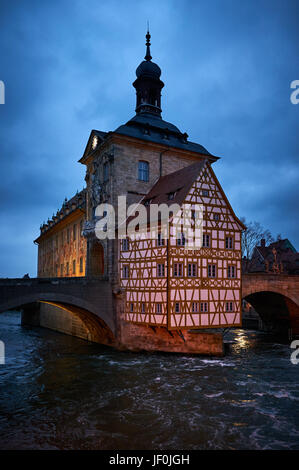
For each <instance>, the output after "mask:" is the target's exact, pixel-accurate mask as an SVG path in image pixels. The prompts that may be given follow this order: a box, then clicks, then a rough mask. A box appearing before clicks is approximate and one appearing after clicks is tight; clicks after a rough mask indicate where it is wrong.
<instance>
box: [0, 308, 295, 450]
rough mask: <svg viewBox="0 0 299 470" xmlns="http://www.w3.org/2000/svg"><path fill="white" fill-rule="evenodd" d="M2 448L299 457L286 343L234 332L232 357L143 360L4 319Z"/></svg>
mask: <svg viewBox="0 0 299 470" xmlns="http://www.w3.org/2000/svg"><path fill="white" fill-rule="evenodd" d="M0 340H2V341H4V343H5V347H6V361H5V365H0V448H1V449H109V450H111V449H117V450H124V449H130V450H132V449H142V450H144V449H156V450H159V449H165V450H170V449H186V450H187V449H188V450H189V449H299V410H298V400H299V387H298V373H299V364H298V365H293V364H292V363H291V361H290V354H291V349H290V347H289V344H288V343H281V342H279V341H277V339H275V338H273V337H271V336H269V334H264V333H261V332H257V331H253V330H242V329H238V330H234V331H231V332H229V334H228V335H227V336H226V340H227V341H229V342H231V344H230V346H229V351H228V352H227V355H226V356H225V357H224V358H220V359H219V358H205V357H196V356H192V357H191V356H182V355H170V354H160V353H156V354H147V353H144V354H137V353H127V352H118V351H115V350H113V349H110V348H107V347H104V346H101V345H97V344H92V343H87V342H85V341H83V340H80V339H78V338H73V337H70V336H66V335H63V334H60V333H56V332H53V331H50V330H46V329H42V328H28V327H22V326H21V325H20V314H19V313H18V312H8V313H3V314H1V315H0Z"/></svg>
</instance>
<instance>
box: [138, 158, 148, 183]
mask: <svg viewBox="0 0 299 470" xmlns="http://www.w3.org/2000/svg"><path fill="white" fill-rule="evenodd" d="M138 179H139V180H140V181H149V163H148V162H145V161H139V162H138Z"/></svg>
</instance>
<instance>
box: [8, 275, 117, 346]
mask: <svg viewBox="0 0 299 470" xmlns="http://www.w3.org/2000/svg"><path fill="white" fill-rule="evenodd" d="M43 304H47V305H43ZM50 306H52V307H50ZM42 307H44V310H45V308H48V309H50V308H52V310H54V309H53V307H56V310H57V308H59V309H60V313H63V312H62V311H63V310H64V311H67V312H68V316H69V317H70V315H71V317H76V318H78V321H80V322H81V323H82V324H84V326H85V327H86V328H87V331H88V334H87V338H88V339H90V340H92V341H96V342H101V343H105V344H110V343H113V342H114V340H115V334H116V319H115V318H114V314H113V311H114V309H113V296H112V289H111V284H110V283H109V282H108V280H107V279H106V278H104V277H102V278H86V277H74V278H50V279H48V278H32V279H31V278H29V279H24V278H22V279H0V312H3V311H6V310H11V309H14V310H18V309H21V310H22V323H23V324H30V325H40V313H41V312H40V308H42ZM59 331H64V330H63V328H61V329H60V330H59ZM66 332H67V331H66ZM69 333H70V334H72V332H69Z"/></svg>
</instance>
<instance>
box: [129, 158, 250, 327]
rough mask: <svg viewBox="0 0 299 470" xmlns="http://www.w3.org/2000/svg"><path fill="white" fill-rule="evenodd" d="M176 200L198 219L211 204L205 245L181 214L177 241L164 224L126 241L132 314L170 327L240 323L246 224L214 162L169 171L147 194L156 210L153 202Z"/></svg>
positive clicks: (205, 225)
mask: <svg viewBox="0 0 299 470" xmlns="http://www.w3.org/2000/svg"><path fill="white" fill-rule="evenodd" d="M170 196H172V197H170ZM174 203H175V204H178V205H179V206H183V210H185V211H189V213H190V214H192V211H194V215H193V217H194V218H195V216H196V214H195V207H196V205H199V204H200V205H201V206H202V207H204V214H205V218H204V220H203V234H202V237H203V241H204V243H203V246H202V248H201V249H194V250H193V249H191V250H189V249H187V248H186V245H187V241H188V240H187V234H185V233H180V232H179V234H178V233H177V231H176V230H175V228H176V225H177V221H176V220H175V218H173V219H172V220H171V221H170V228H169V230H170V237H169V240H165V239H164V238H163V234H162V231H161V226H160V227H158V226H157V227H155V228H154V232H155V233H153V234H151V233H150V231H151V228H149V229H148V230H147V231H144V232H143V234H142V236H141V238H140V239H133V240H132V239H124V240H123V241H122V242H121V250H120V275H121V287H122V288H123V289H124V290H125V292H126V301H125V318H126V320H127V321H130V322H134V323H139V324H146V325H152V326H167V328H168V329H178V328H180V329H185V328H189V329H193V328H195V329H196V328H200V327H204V328H208V327H212V328H216V327H224V326H225V327H226V326H231V325H239V324H240V323H241V231H242V229H243V225H242V224H241V223H240V221H239V220H238V219H237V217H236V216H235V214H234V212H233V210H232V208H231V207H230V205H229V204H228V202H227V200H226V197H225V195H224V193H223V190H222V188H221V186H220V184H219V182H218V180H217V178H216V175H215V173H214V171H213V170H212V168H211V165H210V164H209V162H208V161H207V160H201V161H199V162H197V163H193V164H192V165H188V166H186V167H184V168H182V169H181V170H178V171H176V172H174V173H170V174H169V175H165V176H162V177H161V178H159V179H158V181H157V183H156V184H155V185H154V186H153V188H152V189H151V190H150V191H149V192H148V194H147V195H146V196H145V197H144V198H143V199H142V200H141V204H144V205H145V206H146V207H147V209H148V211H149V209H150V205H151V204H167V205H168V206H171V205H172V204H174ZM192 223H193V225H195V220H192V216H191V224H192Z"/></svg>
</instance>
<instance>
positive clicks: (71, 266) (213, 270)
mask: <svg viewBox="0 0 299 470" xmlns="http://www.w3.org/2000/svg"><path fill="white" fill-rule="evenodd" d="M144 59H145V60H144V61H142V62H141V64H140V65H139V66H138V67H137V69H136V76H137V78H136V80H135V81H134V83H133V86H134V88H135V89H136V109H135V112H136V114H135V116H134V117H133V118H132V119H130V120H129V121H128V122H127V123H126V124H123V125H120V126H119V127H118V128H117V129H115V130H114V131H110V132H103V131H98V130H92V131H91V133H90V136H89V139H88V141H87V145H86V148H85V151H84V153H83V156H82V157H81V159H80V160H79V162H80V163H81V164H83V165H85V167H86V176H85V181H86V189H85V190H83V191H82V192H81V193H79V194H78V195H76V196H74V198H72V199H70V200H69V201H65V204H64V206H63V207H62V209H61V211H59V212H58V213H57V214H56V216H54V217H53V218H52V219H51V220H48V222H47V224H44V225H43V226H42V227H41V234H40V236H39V237H38V238H37V240H36V242H37V243H38V245H39V256H38V260H39V261H38V276H40V277H47V276H48V277H52V276H54V277H55V276H58V277H68V276H86V277H89V276H92V277H96V276H98V277H99V278H101V277H102V278H105V279H108V280H109V281H110V283H111V289H112V292H114V294H115V298H116V302H115V312H116V313H115V314H116V315H121V316H122V318H124V319H125V320H124V321H125V322H127V323H128V324H129V323H135V324H138V323H139V324H140V323H141V324H142V325H141V324H140V325H135V326H137V327H138V328H139V330H138V332H137V330H136V329H135V330H134V332H135V333H134V334H135V337H136V335H137V334H139V335H141V336H142V335H143V334H144V335H147V334H148V331H149V329H147V330H146V333H145V330H142V328H144V325H148V326H152V325H155V326H163V327H165V326H168V327H169V328H175V329H177V330H180V329H184V328H185V329H191V328H200V327H201V328H203V327H205V328H207V327H217V326H229V325H239V324H240V312H241V305H240V303H241V293H240V292H241V247H240V239H241V231H242V230H243V229H244V226H243V224H242V223H241V222H240V221H239V220H238V219H237V217H236V216H235V214H234V213H233V210H232V208H231V206H230V204H229V202H228V200H227V198H226V196H225V194H224V191H223V189H222V188H221V186H220V183H219V182H218V180H217V178H216V176H215V173H214V171H213V170H212V167H211V166H212V164H213V163H215V162H216V161H217V160H218V158H219V157H217V156H215V155H213V154H211V153H210V152H209V151H208V150H207V149H206V148H204V147H203V146H202V145H200V144H198V143H194V142H191V141H190V140H188V135H187V133H186V132H181V131H180V130H179V129H178V128H177V127H176V126H175V125H174V124H171V123H169V122H167V121H164V120H163V119H162V117H161V112H162V109H161V90H162V88H163V87H164V83H163V82H162V81H161V79H160V76H161V70H160V67H159V66H158V65H157V64H155V63H153V62H152V60H151V59H152V57H151V53H150V34H149V33H147V35H146V55H145V57H144ZM182 188H183V189H182ZM156 191H158V193H159V194H160V195H161V197H162V199H163V198H164V199H165V198H166V199H167V197H169V194H171V193H173V195H174V197H181V195H182V194H184V195H185V199H188V198H189V202H190V203H193V202H194V201H195V200H197V201H198V202H200V203H202V204H203V205H204V207H205V216H204V217H205V226H204V230H205V232H204V240H203V248H202V249H200V250H199V251H198V252H194V253H193V255H192V256H190V254H189V255H186V254H185V253H184V252H183V248H182V247H181V246H177V244H175V245H173V246H170V247H169V250H168V248H166V246H164V247H161V246H155V244H151V246H150V245H148V246H147V247H146V248H145V249H144V250H143V253H144V254H141V255H140V257H139V259H138V260H137V251H138V250H137V247H136V245H135V247H134V244H133V243H132V244H131V247H130V249H129V250H128V253H130V252H131V253H132V256H133V258H130V257H129V258H127V259H126V261H124V257H125V256H127V254H128V253H127V254H125V253H124V250H122V249H121V242H120V241H119V240H107V239H106V240H101V241H100V240H98V239H97V237H96V235H95V224H96V221H97V218H96V216H95V209H96V207H97V206H98V205H99V204H101V203H109V204H112V205H113V206H114V207H116V206H117V199H118V196H120V195H123V196H126V198H127V204H128V205H129V204H132V203H137V202H140V201H141V200H143V203H145V202H146V201H148V203H149V204H150V203H151V201H149V200H150V199H152V196H153V198H154V196H156ZM166 196H167V197H166ZM181 202H183V200H181ZM83 220H84V223H83ZM74 227H75V228H74ZM167 250H168V251H167ZM148 251H149V252H150V255H149V256H150V258H149V259H146V260H144V259H143V258H144V256H146V253H145V252H148ZM139 253H142V251H141V252H139ZM136 263H138V270H137V269H136ZM124 264H128V265H129V266H128V273H129V276H130V273H132V277H130V280H129V281H128V282H127V283H126V281H125V280H124V278H123V272H124V269H123V268H124ZM158 265H160V268H159V267H158ZM162 265H164V268H163V267H162ZM159 269H161V270H162V271H160V273H161V276H160V275H159V272H158V270H159ZM175 270H177V271H175ZM137 271H138V274H137ZM137 279H138V282H137ZM135 281H136V282H135ZM153 291H154V292H153ZM132 305H133V307H132ZM146 312H148V313H150V312H151V317H148V316H146ZM132 331H133V330H132ZM185 331H186V330H185ZM142 332H143V333H142ZM126 334H127V335H130V333H128V330H127V333H126ZM161 334H162V333H161ZM186 334H187V333H186ZM193 336H194V335H193ZM167 338H168V339H169V337H168V336H167Z"/></svg>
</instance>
